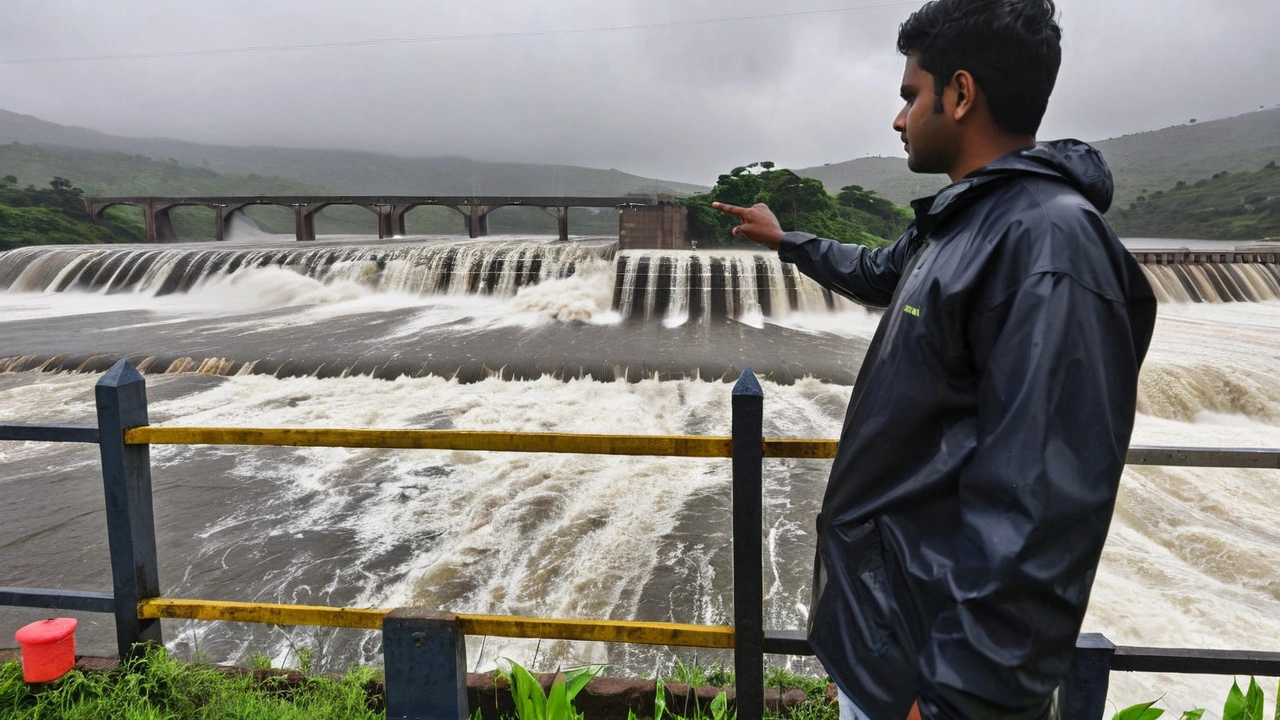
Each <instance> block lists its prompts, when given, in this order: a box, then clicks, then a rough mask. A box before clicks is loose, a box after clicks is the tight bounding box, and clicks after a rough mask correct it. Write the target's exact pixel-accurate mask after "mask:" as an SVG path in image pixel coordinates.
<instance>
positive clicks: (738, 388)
mask: <svg viewBox="0 0 1280 720" xmlns="http://www.w3.org/2000/svg"><path fill="white" fill-rule="evenodd" d="M733 395H734V397H737V396H739V395H754V396H756V397H764V390H761V389H760V381H759V380H757V379H756V374H755V373H753V372H751V368H745V369H743V371H742V374H741V375H739V376H738V382H737V383H736V384H735V385H734V386H733Z"/></svg>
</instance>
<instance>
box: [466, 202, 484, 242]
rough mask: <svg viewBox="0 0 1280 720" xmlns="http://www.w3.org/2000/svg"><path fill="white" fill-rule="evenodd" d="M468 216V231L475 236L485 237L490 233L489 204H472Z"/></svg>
mask: <svg viewBox="0 0 1280 720" xmlns="http://www.w3.org/2000/svg"><path fill="white" fill-rule="evenodd" d="M470 209H471V212H470V214H469V215H468V216H467V233H468V234H469V235H470V236H471V237H473V238H478V237H484V236H485V235H488V234H489V206H488V205H472V206H471V208H470Z"/></svg>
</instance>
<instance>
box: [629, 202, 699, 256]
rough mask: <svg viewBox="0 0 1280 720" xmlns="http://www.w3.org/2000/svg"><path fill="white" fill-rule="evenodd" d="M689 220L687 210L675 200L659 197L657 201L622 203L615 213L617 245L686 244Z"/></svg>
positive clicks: (659, 247) (678, 246)
mask: <svg viewBox="0 0 1280 720" xmlns="http://www.w3.org/2000/svg"><path fill="white" fill-rule="evenodd" d="M688 224H689V211H688V210H686V209H685V207H684V205H681V204H680V203H678V202H672V201H669V200H660V201H658V203H657V204H656V205H624V206H622V208H621V212H619V214H618V249H619V250H629V249H640V248H643V249H657V250H676V249H681V248H685V247H687V246H688V243H687V242H686V240H685V229H686V228H687V227H688Z"/></svg>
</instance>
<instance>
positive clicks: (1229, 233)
mask: <svg viewBox="0 0 1280 720" xmlns="http://www.w3.org/2000/svg"><path fill="white" fill-rule="evenodd" d="M1107 219H1108V220H1109V221H1110V222H1111V225H1112V227H1114V228H1115V229H1116V232H1117V233H1118V234H1120V235H1122V236H1126V237H1167V238H1208V239H1215V240H1262V239H1266V238H1277V239H1280V167H1277V164H1276V163H1275V162H1271V163H1268V164H1267V166H1266V167H1264V168H1262V169H1261V170H1258V171H1256V172H1251V173H1228V172H1221V173H1217V174H1216V175H1214V176H1212V177H1209V178H1204V179H1201V180H1197V181H1196V182H1191V183H1189V182H1186V181H1179V182H1178V183H1177V184H1176V185H1174V186H1173V187H1171V188H1169V189H1167V190H1156V191H1154V192H1152V193H1151V194H1150V195H1141V196H1139V197H1138V198H1137V199H1135V200H1134V201H1133V202H1132V203H1130V204H1129V206H1128V207H1126V208H1121V209H1116V210H1113V211H1112V212H1111V213H1110V214H1109V215H1108V216H1107Z"/></svg>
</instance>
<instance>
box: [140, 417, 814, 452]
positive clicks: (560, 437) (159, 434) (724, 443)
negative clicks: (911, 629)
mask: <svg viewBox="0 0 1280 720" xmlns="http://www.w3.org/2000/svg"><path fill="white" fill-rule="evenodd" d="M124 441H125V442H126V443H128V444H130V445H147V444H151V445H277V446H286V447H360V448H386V449H407V450H489V451H500V452H549V453H581V454H586V455H660V456H670V457H704V458H727V457H732V455H733V442H732V440H731V439H730V438H727V437H708V436H661V435H573V434H566V433H510V432H488V431H469V430H341V429H302V428H211V427H204V428H197V427H157V426H154V425H150V426H146V427H139V428H133V429H130V430H126V431H125V434H124ZM835 448H836V441H835V440H765V441H764V456H765V457H769V458H832V457H835Z"/></svg>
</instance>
